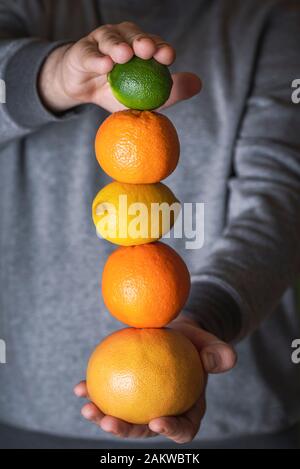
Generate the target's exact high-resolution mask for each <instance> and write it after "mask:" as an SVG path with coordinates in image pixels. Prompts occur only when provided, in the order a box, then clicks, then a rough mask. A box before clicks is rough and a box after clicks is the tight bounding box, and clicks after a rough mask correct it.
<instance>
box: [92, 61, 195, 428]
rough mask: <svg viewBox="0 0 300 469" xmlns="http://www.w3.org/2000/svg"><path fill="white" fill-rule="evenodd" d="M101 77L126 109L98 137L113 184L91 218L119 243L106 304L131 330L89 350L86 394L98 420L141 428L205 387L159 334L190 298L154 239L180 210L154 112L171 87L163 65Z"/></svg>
mask: <svg viewBox="0 0 300 469" xmlns="http://www.w3.org/2000/svg"><path fill="white" fill-rule="evenodd" d="M108 78H109V83H110V86H111V89H112V91H113V93H114V95H115V96H116V98H117V99H118V100H119V101H121V102H122V103H123V104H125V105H126V106H127V107H130V108H131V109H129V110H125V111H120V112H116V113H114V114H112V115H111V116H109V117H108V118H107V119H106V120H105V121H104V122H103V123H102V125H101V126H100V128H99V130H98V133H97V136H96V142H95V150H96V157H97V160H98V162H99V164H100V166H101V167H102V169H103V170H104V171H105V172H106V173H107V174H108V175H109V176H110V177H112V178H113V179H114V181H113V182H111V183H110V184H108V185H107V186H106V187H104V188H103V189H102V190H101V191H100V192H99V193H98V194H97V196H96V198H95V200H94V202H93V208H92V213H93V220H94V223H95V225H96V229H97V234H98V235H101V237H103V238H105V239H107V240H108V241H110V242H112V243H115V244H118V245H121V247H119V248H117V249H116V250H115V251H114V252H113V253H112V254H111V256H110V257H109V258H108V260H107V262H106V264H105V266H104V270H103V275H102V294H103V299H104V302H105V304H106V306H107V308H108V310H109V311H110V313H111V314H112V315H113V316H115V317H116V318H117V319H119V320H120V321H122V322H124V323H125V324H127V325H129V326H131V328H127V329H123V330H121V331H118V332H115V333H114V334H112V335H110V336H109V337H107V338H106V339H105V340H104V341H103V342H102V343H100V344H99V345H98V346H97V347H96V349H95V350H94V352H93V354H92V356H91V358H90V361H89V365H88V370H87V387H88V393H89V396H90V398H91V400H92V401H93V402H94V403H95V404H96V405H97V406H98V407H99V408H100V409H101V410H102V411H103V412H104V413H106V414H108V415H112V416H114V417H118V418H121V419H123V420H126V421H128V422H131V423H148V422H149V421H150V420H151V419H153V418H156V417H160V416H163V415H178V414H180V413H182V412H185V411H186V410H188V409H189V408H190V407H191V406H192V405H193V404H194V403H195V401H196V400H197V398H198V397H199V395H200V393H201V390H202V387H203V373H202V366H201V362H200V358H199V355H198V353H197V351H196V349H195V347H194V346H193V344H192V343H191V342H190V341H189V340H188V339H187V338H186V337H185V336H183V335H182V334H180V333H179V332H175V331H174V330H171V329H167V328H165V326H166V325H167V324H168V323H169V322H170V321H172V320H173V319H174V318H175V317H176V316H177V315H178V314H179V312H180V310H181V309H182V308H183V306H184V304H185V302H186V300H187V297H188V294H189V290H190V275H189V272H188V269H187V267H186V265H185V263H184V261H183V260H182V259H181V257H180V256H179V255H178V254H177V253H176V252H175V251H174V250H173V249H172V248H170V247H169V246H167V245H165V244H163V243H161V242H159V241H158V240H159V239H160V238H161V237H162V236H163V235H164V234H165V233H166V232H167V231H168V230H169V229H170V228H171V227H172V225H173V223H174V221H175V218H176V214H177V213H178V205H179V202H178V201H177V200H176V198H175V196H174V194H173V193H172V192H171V190H170V189H169V188H168V187H167V186H165V185H164V184H162V183H161V182H160V181H161V180H162V179H164V178H166V177H167V176H169V175H170V174H171V173H172V171H174V169H175V168H176V166H177V163H178V158H179V141H178V136H177V132H176V130H175V128H174V126H173V124H172V123H171V122H170V120H169V119H168V118H167V117H165V116H163V115H162V114H159V113H157V112H154V111H153V109H155V108H157V107H159V106H161V105H162V104H163V103H164V102H165V101H166V99H167V98H168V96H169V94H170V91H171V86H172V79H171V75H170V73H169V70H168V68H167V67H165V66H163V65H161V64H159V63H158V62H156V61H155V60H154V59H150V60H142V59H139V58H137V57H134V58H133V59H132V60H131V61H130V62H128V63H127V64H124V65H116V66H115V67H114V69H113V70H112V72H111V73H110V74H109V77H108ZM166 218H168V219H167V220H166Z"/></svg>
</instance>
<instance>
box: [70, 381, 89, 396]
mask: <svg viewBox="0 0 300 469" xmlns="http://www.w3.org/2000/svg"><path fill="white" fill-rule="evenodd" d="M73 391H74V394H75V396H77V397H84V398H86V399H88V397H89V396H88V392H87V387H86V382H85V381H80V383H78V384H76V386H75V387H74V389H73Z"/></svg>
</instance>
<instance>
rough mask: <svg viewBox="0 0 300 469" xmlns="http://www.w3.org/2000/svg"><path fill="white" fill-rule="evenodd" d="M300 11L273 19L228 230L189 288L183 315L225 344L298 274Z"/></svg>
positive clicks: (237, 160)
mask: <svg viewBox="0 0 300 469" xmlns="http://www.w3.org/2000/svg"><path fill="white" fill-rule="evenodd" d="M299 7H300V5H299V3H298V5H297V4H295V5H294V6H293V5H292V4H290V5H288V6H286V5H281V7H280V9H279V11H276V12H275V11H274V13H273V15H272V17H271V19H270V21H269V24H268V28H267V30H266V32H265V34H264V37H263V41H262V43H261V47H260V51H259V56H258V60H257V64H256V70H255V73H254V75H255V76H254V77H253V83H252V87H251V88H252V89H251V92H250V95H249V98H248V101H247V105H246V108H245V112H244V117H243V121H242V123H241V125H240V129H239V133H238V138H237V140H236V145H235V148H234V160H233V166H234V167H233V177H232V178H231V179H230V181H229V203H228V216H227V223H226V226H225V229H224V232H223V234H222V236H221V238H220V239H219V240H218V241H217V242H216V244H215V245H214V247H213V249H212V251H211V253H210V255H209V256H208V259H207V261H206V262H205V265H203V266H202V267H201V269H200V271H199V275H197V277H196V279H195V282H194V283H193V286H192V293H191V296H190V300H189V303H188V305H187V310H188V311H189V312H190V314H191V315H192V316H193V317H194V318H196V319H197V320H198V321H199V322H200V324H201V325H202V326H203V327H204V328H206V329H207V330H209V331H211V332H213V333H215V334H216V335H218V336H220V338H223V339H224V340H241V339H242V338H244V337H246V336H247V335H248V334H250V333H251V332H252V331H254V330H255V329H256V328H257V327H258V326H259V325H260V324H261V322H262V321H263V320H264V319H265V318H266V317H267V316H268V315H270V314H271V313H272V312H273V311H274V310H275V308H276V306H277V305H278V303H279V301H280V299H281V297H282V295H283V293H284V292H285V290H286V289H287V288H288V287H289V286H291V285H293V283H294V282H295V280H296V278H297V276H298V275H299V272H300V104H299V105H298V106H297V105H296V104H294V103H293V102H292V98H291V96H292V92H293V90H292V88H291V84H292V82H293V80H294V79H295V78H297V77H298V74H299V71H300V51H299V43H300V27H299V25H300V9H299Z"/></svg>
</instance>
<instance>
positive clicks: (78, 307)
mask: <svg viewBox="0 0 300 469" xmlns="http://www.w3.org/2000/svg"><path fill="white" fill-rule="evenodd" d="M298 6H299V3H298V5H297V4H294V5H292V4H291V3H289V5H287V6H284V5H283V4H282V3H281V2H278V1H267V0H265V1H258V0H243V1H238V0H223V1H221V0H198V1H187V2H182V1H181V0H164V1H157V2H154V1H153V0H143V1H142V2H141V1H139V0H131V1H124V0H123V1H122V0H113V1H112V0H101V1H96V0H89V1H87V0H76V1H74V0H72V1H71V0H60V1H56V0H55V1H54V0H52V1H50V0H49V1H47V0H23V1H22V0H14V1H11V0H0V38H1V40H0V78H2V79H4V80H5V82H6V86H7V103H6V104H0V152H1V154H0V213H1V218H0V229H1V231H0V338H1V339H4V340H5V341H6V345H7V364H6V365H0V421H2V422H5V423H9V424H11V425H15V426H20V427H24V428H27V429H34V430H40V431H42V432H50V433H55V434H59V435H65V436H67V435H68V436H70V435H73V436H76V437H79V436H80V437H84V438H91V437H93V438H95V437H96V438H99V439H105V438H110V436H109V435H106V434H104V433H103V432H101V431H100V430H99V429H98V428H97V427H95V426H93V425H91V424H90V423H88V422H86V421H84V420H83V419H82V417H81V416H80V412H79V409H80V404H81V403H80V402H78V401H77V399H76V398H75V397H74V396H73V394H72V387H73V385H74V384H75V383H76V382H77V381H79V380H80V379H82V378H83V377H84V376H85V368H86V363H87V360H88V357H89V355H90V353H91V350H92V349H93V347H94V346H95V345H96V344H97V343H98V342H99V341H100V340H101V339H102V338H104V337H105V336H106V335H107V334H108V333H110V332H112V331H113V330H115V329H118V328H120V327H122V325H121V324H120V323H118V322H117V321H115V320H114V319H113V318H112V317H111V316H110V315H109V313H108V312H107V311H106V310H105V307H104V305H103V303H102V299H101V294H100V280H101V270H102V268H103V265H104V262H105V260H106V258H107V256H108V255H109V253H110V252H112V250H113V249H114V246H112V245H111V244H110V243H108V242H105V241H103V240H102V241H100V240H99V239H98V238H97V237H96V235H95V230H94V226H93V223H92V221H91V215H90V212H91V203H92V200H93V197H94V196H95V194H96V193H97V191H98V190H99V189H100V188H101V187H103V186H104V185H105V184H106V183H107V182H109V178H108V177H107V176H106V175H105V174H104V173H103V172H102V171H101V169H100V167H99V166H98V164H97V162H96V160H95V156H94V150H93V143H94V137H95V133H96V130H97V128H98V126H99V125H100V124H101V122H102V121H103V119H104V118H105V117H106V115H107V114H106V113H105V112H104V111H103V110H101V109H99V108H97V107H96V106H82V107H79V108H78V109H72V110H70V112H66V113H64V114H63V115H59V116H57V115H54V114H52V113H51V112H49V111H48V110H47V109H45V107H44V106H43V104H42V102H41V100H40V98H39V95H38V92H37V86H36V84H37V78H38V74H39V70H40V67H41V64H42V63H43V61H44V60H45V58H46V57H47V54H49V53H50V51H51V50H53V49H54V48H55V47H57V45H58V42H57V41H70V40H71V41H72V40H77V39H79V38H81V37H82V36H84V35H85V34H87V33H89V32H90V31H91V30H92V29H94V28H96V27H97V26H99V25H101V24H105V23H117V22H121V21H124V20H131V21H135V22H137V23H138V24H139V25H140V26H141V27H142V28H143V29H144V30H145V31H150V32H152V33H157V34H160V35H162V36H163V37H164V38H166V39H167V40H168V41H169V42H171V43H172V44H174V46H175V48H176V49H177V61H176V63H175V65H174V70H175V69H176V70H188V71H193V72H196V73H198V74H199V75H200V76H201V77H202V79H203V82H204V89H203V91H202V93H201V95H199V96H197V97H194V98H193V99H191V100H190V101H186V102H181V103H180V104H177V105H176V106H175V107H174V108H172V109H169V110H167V111H166V114H167V115H168V116H169V117H170V118H171V120H172V121H173V123H174V124H175V126H176V128H177V130H178V133H179V138H180V141H181V159H180V163H179V165H178V167H177V169H176V171H175V172H174V173H173V174H172V175H171V177H169V178H168V179H167V180H166V184H167V185H168V186H169V187H170V188H171V189H172V190H173V191H174V193H175V194H176V196H177V197H178V198H179V200H181V201H182V202H202V203H205V242H204V246H203V247H202V248H201V249H198V250H187V249H185V246H184V241H183V240H182V239H172V238H171V239H170V240H167V242H168V243H170V245H172V246H173V247H174V248H175V249H176V250H177V251H178V252H179V253H180V254H181V255H182V256H183V257H184V259H185V261H186V262H187V265H188V267H189V269H190V271H191V275H192V282H193V285H192V291H191V295H190V299H189V301H188V304H187V307H186V309H187V311H189V312H190V313H191V314H193V316H194V317H195V318H197V320H198V321H199V324H201V325H202V326H203V327H205V328H206V329H208V330H210V331H212V332H214V333H215V334H217V335H219V336H220V337H221V338H224V339H225V340H233V341H236V342H237V352H238V356H239V362H238V365H237V366H236V368H235V369H234V370H233V371H231V372H230V373H227V374H224V375H218V376H211V377H210V378H209V383H208V388H207V401H208V410H207V414H206V417H205V419H204V422H203V425H202V429H201V432H200V433H199V436H198V438H202V439H203V440H208V439H210V440H217V439H221V438H225V437H234V436H238V435H241V434H245V435H247V434H259V433H265V432H274V431H277V430H282V429H284V428H287V427H289V426H290V425H292V424H293V423H295V422H297V421H298V420H299V419H300V398H299V396H300V372H299V371H300V370H299V366H300V365H298V366H297V365H295V364H293V363H292V361H291V352H292V349H291V342H292V340H293V339H294V338H296V337H297V336H299V331H300V328H299V316H298V315H297V312H296V311H297V310H296V304H295V297H294V292H293V288H292V287H293V285H294V284H295V282H296V279H297V276H298V274H299V270H300V262H299V261H300V249H299V238H300V132H299V129H300V107H298V106H297V105H296V104H293V103H292V101H291V93H292V89H291V82H292V80H294V79H295V78H297V77H298V74H299V71H300V53H299V43H300V9H299V7H298ZM299 106H300V105H299ZM150 156H151V155H150ZM158 301H159V299H158Z"/></svg>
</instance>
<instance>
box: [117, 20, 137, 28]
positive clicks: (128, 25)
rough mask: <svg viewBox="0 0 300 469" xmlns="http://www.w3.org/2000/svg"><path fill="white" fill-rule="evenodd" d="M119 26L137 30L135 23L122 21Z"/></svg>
mask: <svg viewBox="0 0 300 469" xmlns="http://www.w3.org/2000/svg"><path fill="white" fill-rule="evenodd" d="M119 26H121V27H124V28H137V25H136V24H135V23H134V22H133V21H122V23H120V24H119Z"/></svg>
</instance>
